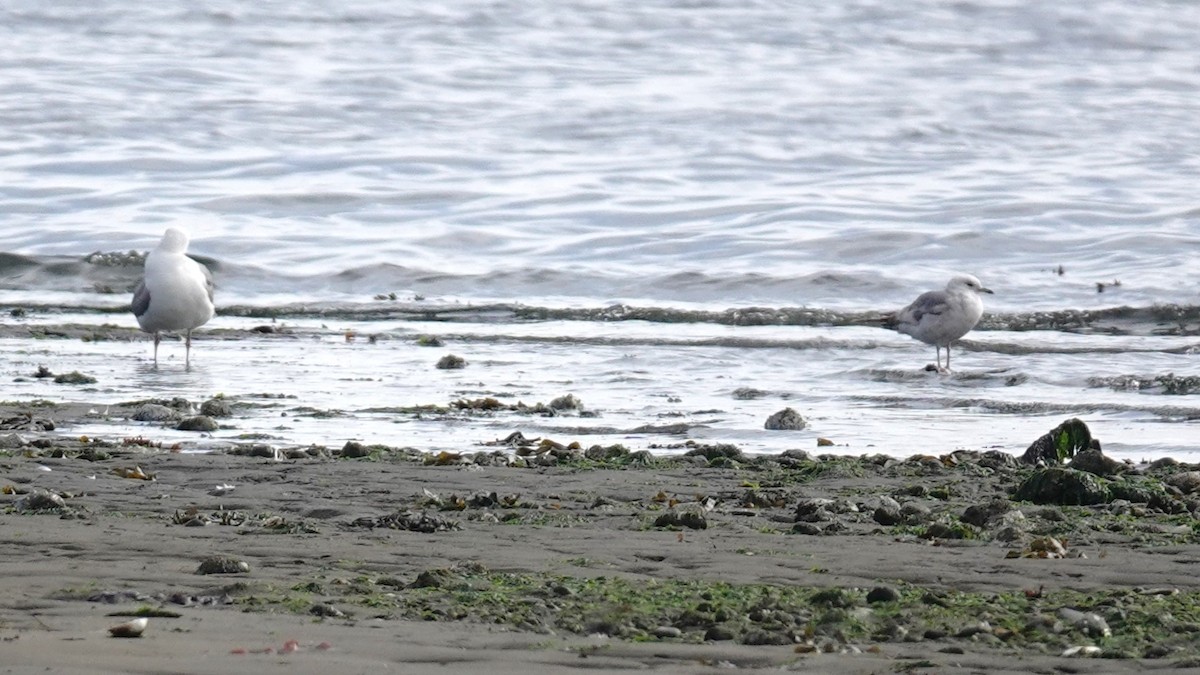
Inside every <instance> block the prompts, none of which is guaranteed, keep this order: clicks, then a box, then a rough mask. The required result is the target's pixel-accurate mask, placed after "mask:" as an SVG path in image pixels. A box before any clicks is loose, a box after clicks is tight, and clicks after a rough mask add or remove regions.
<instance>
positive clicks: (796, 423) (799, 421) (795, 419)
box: [763, 408, 808, 431]
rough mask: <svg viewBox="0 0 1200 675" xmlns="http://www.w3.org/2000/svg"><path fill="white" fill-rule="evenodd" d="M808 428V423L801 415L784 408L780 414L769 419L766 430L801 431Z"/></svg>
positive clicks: (765, 426) (765, 425)
mask: <svg viewBox="0 0 1200 675" xmlns="http://www.w3.org/2000/svg"><path fill="white" fill-rule="evenodd" d="M806 426H808V422H805V421H804V418H803V417H801V416H800V413H798V412H796V411H795V410H793V409H791V408H784V409H783V410H780V411H779V412H777V413H775V414H774V415H771V416H770V417H768V418H767V422H766V424H764V425H763V427H764V428H765V429H768V430H770V431H799V430H800V429H803V428H804V427H806Z"/></svg>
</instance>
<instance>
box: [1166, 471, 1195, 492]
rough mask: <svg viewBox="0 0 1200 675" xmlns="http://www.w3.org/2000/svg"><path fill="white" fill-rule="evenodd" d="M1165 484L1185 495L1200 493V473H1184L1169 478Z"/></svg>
mask: <svg viewBox="0 0 1200 675" xmlns="http://www.w3.org/2000/svg"><path fill="white" fill-rule="evenodd" d="M1163 482H1164V483H1166V484H1167V485H1170V486H1171V487H1173V488H1175V489H1177V490H1179V491H1180V492H1182V493H1183V494H1185V495H1190V494H1192V493H1193V492H1200V471H1184V472H1182V473H1177V474H1175V475H1173V476H1167V477H1166V478H1164V479H1163Z"/></svg>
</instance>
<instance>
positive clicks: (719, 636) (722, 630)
mask: <svg viewBox="0 0 1200 675" xmlns="http://www.w3.org/2000/svg"><path fill="white" fill-rule="evenodd" d="M735 637H737V635H736V634H734V632H733V631H732V630H729V629H728V628H726V627H725V626H713V627H712V628H709V629H708V632H706V633H705V634H704V639H705V640H708V641H709V642H722V641H725V640H732V639H733V638H735Z"/></svg>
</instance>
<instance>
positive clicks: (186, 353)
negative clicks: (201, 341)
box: [183, 328, 192, 370]
mask: <svg viewBox="0 0 1200 675" xmlns="http://www.w3.org/2000/svg"><path fill="white" fill-rule="evenodd" d="M183 367H184V368H185V369H187V370H191V369H192V329H191V328H189V329H188V330H187V335H186V337H184V338H183Z"/></svg>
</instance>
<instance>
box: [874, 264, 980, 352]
mask: <svg viewBox="0 0 1200 675" xmlns="http://www.w3.org/2000/svg"><path fill="white" fill-rule="evenodd" d="M982 293H989V294H990V293H992V291H991V289H988V288H984V287H983V284H982V283H980V282H979V279H976V278H975V277H973V276H971V275H970V274H959V275H956V276H955V277H954V278H952V279H950V282H949V283H947V284H946V289H945V290H943V291H926V292H925V293H922V294H921V295H919V296H917V299H916V300H913V301H912V304H910V305H909V306H908V307H905V308H904V309H902V310H900V311H898V312H895V313H893V314H890V315H888V316H886V317H884V326H886V327H887V328H893V329H895V330H897V331H900V332H901V333H904V334H905V335H911V336H912V337H915V338H916V339H918V340H920V341H921V342H924V343H925V344H928V345H933V346H934V349H936V350H937V351H936V354H937V369H938V372H940V373H948V372H950V344H951V343H953V342H954V341H955V340H957V339H959V338H961V337H962V336H964V335H966V334H967V333H969V332H970V331H971V329H972V328H974V327H975V324H977V323H979V319H980V317H982V316H983V300H982V299H981V298H980V294H982ZM942 347H945V348H946V367H945V368H942Z"/></svg>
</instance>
